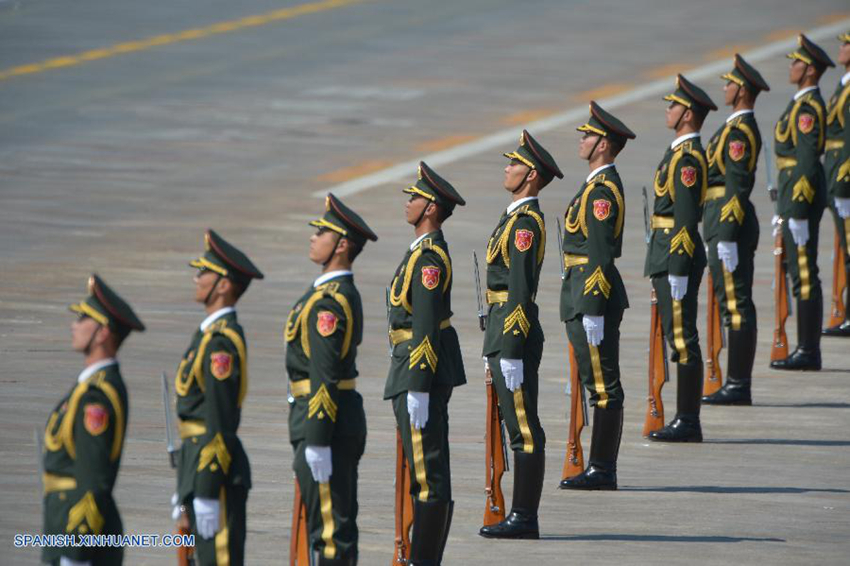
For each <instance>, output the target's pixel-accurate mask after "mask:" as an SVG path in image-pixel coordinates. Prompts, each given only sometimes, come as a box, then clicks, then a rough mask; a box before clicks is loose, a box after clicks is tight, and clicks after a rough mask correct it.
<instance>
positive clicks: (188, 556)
mask: <svg viewBox="0 0 850 566" xmlns="http://www.w3.org/2000/svg"><path fill="white" fill-rule="evenodd" d="M162 407H163V409H165V450H166V452H168V463H169V465H170V466H171V469H172V470H174V469H176V468H177V448H176V446H175V445H174V417H173V416H172V414H171V393H170V392H169V390H168V376H167V375H166V374H165V372H162ZM180 511H181V512H180V517H179V518H178V519H177V524H176V525H175V528H174V531H175V532H174V534H177V535H189V534H191V533H192V529H191V524H190V522H189V514H188V513H186V510H185V509H184V508H183V506H182V505H181V506H180ZM194 564H195V548H194V547H191V546H180V547H178V548H177V565H178V566H194Z"/></svg>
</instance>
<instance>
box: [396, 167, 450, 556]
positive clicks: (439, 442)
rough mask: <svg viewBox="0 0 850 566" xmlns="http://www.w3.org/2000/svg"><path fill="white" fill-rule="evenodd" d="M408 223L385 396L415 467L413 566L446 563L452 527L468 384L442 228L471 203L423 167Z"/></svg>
mask: <svg viewBox="0 0 850 566" xmlns="http://www.w3.org/2000/svg"><path fill="white" fill-rule="evenodd" d="M404 192H405V193H408V194H409V195H410V199H409V200H408V201H407V204H406V205H405V215H406V218H407V223H408V224H410V225H411V226H413V231H414V234H415V235H416V239H415V240H414V241H413V243H411V244H410V246H409V248H408V249H407V251H406V252H405V254H404V258H403V259H402V260H401V264H399V266H398V268H397V269H396V271H395V275H394V276H393V280H392V283H391V285H390V290H389V305H388V315H387V316H388V323H389V337H390V343H391V344H392V358H391V362H390V370H389V376H388V377H387V383H386V386H385V388H384V399H389V400H391V401H392V405H393V412H394V413H395V417H396V423H397V424H398V428H399V431H400V433H401V439H402V445H403V447H404V456H405V458H406V459H407V461H408V462H410V463H411V464H412V465H410V466H409V470H410V476H411V482H410V485H411V495H412V496H413V500H414V504H413V505H414V507H413V535H412V538H411V543H410V544H411V548H410V564H412V565H422V566H426V565H427V566H433V565H438V564H440V563H441V561H442V558H443V551H444V550H445V546H446V540H447V538H448V533H449V527H450V526H451V520H452V512H453V506H454V502H453V501H452V486H451V473H450V468H449V413H448V404H449V399H450V398H451V395H452V388H454V387H457V386H460V385H463V384H465V383H466V373H465V372H464V368H463V358H462V356H461V351H460V343H459V341H458V337H457V332H456V331H455V329H454V328H453V327H452V326H451V323H450V319H451V316H452V260H451V256H450V255H449V247H448V244H447V243H446V240H445V237H444V236H443V231H442V229H441V227H442V225H443V222H445V221H446V219H447V218H448V217H449V216H451V215H452V212H453V211H454V208H455V206H457V205H460V206H463V205H465V204H466V201H464V200H463V198H462V197H461V196H460V194H458V192H457V191H456V190H455V188H454V187H453V186H452V185H451V184H450V183H449V182H448V181H446V180H445V179H443V178H442V177H440V176H439V175H438V174H437V173H436V172H434V170H433V169H431V168H430V167H428V166H427V165H426V164H425V163H420V164H419V178H418V180H417V181H416V184H414V185H413V186H411V187H409V188H407V189H404Z"/></svg>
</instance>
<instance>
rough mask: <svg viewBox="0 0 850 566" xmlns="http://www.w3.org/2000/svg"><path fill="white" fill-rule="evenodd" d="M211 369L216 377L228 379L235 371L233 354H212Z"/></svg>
mask: <svg viewBox="0 0 850 566" xmlns="http://www.w3.org/2000/svg"><path fill="white" fill-rule="evenodd" d="M210 371H211V372H212V374H213V377H215V378H216V379H220V380H223V379H227V378H228V377H230V374H231V373H233V356H231V355H230V353H228V352H213V353H212V354H210Z"/></svg>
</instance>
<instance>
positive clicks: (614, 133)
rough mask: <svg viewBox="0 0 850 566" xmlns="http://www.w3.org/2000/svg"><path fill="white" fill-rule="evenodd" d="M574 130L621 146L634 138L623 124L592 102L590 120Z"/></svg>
mask: <svg viewBox="0 0 850 566" xmlns="http://www.w3.org/2000/svg"><path fill="white" fill-rule="evenodd" d="M576 130H578V131H579V132H586V133H591V134H597V135H600V136H603V137H608V138H610V139H612V140H614V141H616V142H617V143H619V144H621V145H625V144H626V140H633V139H635V137H636V136H635V134H634V132H632V131H631V130H630V129H629V128H628V127H626V125H625V124H623V123H622V122H621V121H620V120H618V119H617V118H615V117H614V116H613V115H612V114H609V113H608V112H606V111H605V109H604V108H602V107H601V106H599V105H598V104H596V102H595V101H593V100H591V101H590V119H589V120H588V121H587V123H586V124H584V125H581V126H579V127H578V128H576Z"/></svg>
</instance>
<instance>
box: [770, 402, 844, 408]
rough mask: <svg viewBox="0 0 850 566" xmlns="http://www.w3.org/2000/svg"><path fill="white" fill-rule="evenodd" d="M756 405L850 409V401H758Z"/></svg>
mask: <svg viewBox="0 0 850 566" xmlns="http://www.w3.org/2000/svg"><path fill="white" fill-rule="evenodd" d="M754 406H756V407H771V408H778V409H850V403H757V404H756V405H754Z"/></svg>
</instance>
